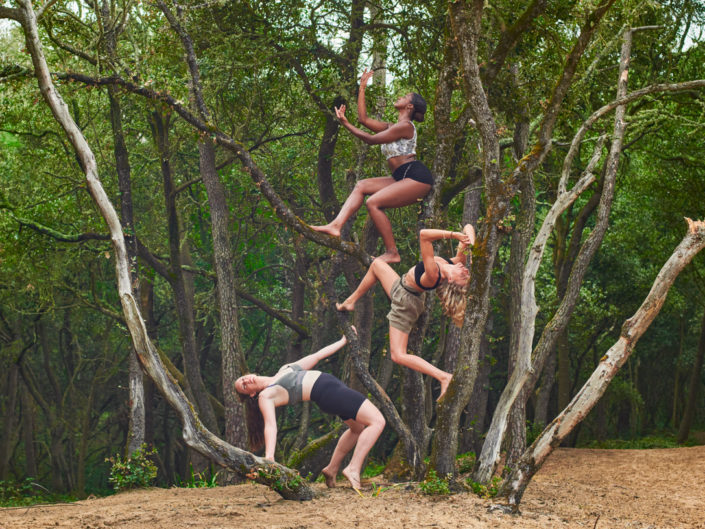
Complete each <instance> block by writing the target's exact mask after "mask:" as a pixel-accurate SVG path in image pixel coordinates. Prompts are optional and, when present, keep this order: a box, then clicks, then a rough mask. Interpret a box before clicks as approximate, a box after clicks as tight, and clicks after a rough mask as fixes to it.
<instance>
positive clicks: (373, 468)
mask: <svg viewBox="0 0 705 529" xmlns="http://www.w3.org/2000/svg"><path fill="white" fill-rule="evenodd" d="M386 466H387V465H385V464H384V463H372V462H370V463H367V466H366V467H365V470H363V471H362V477H363V478H373V477H375V476H379V475H380V474H381V473H382V472H384V468H385V467H386Z"/></svg>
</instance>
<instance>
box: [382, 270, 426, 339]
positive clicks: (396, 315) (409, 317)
mask: <svg viewBox="0 0 705 529" xmlns="http://www.w3.org/2000/svg"><path fill="white" fill-rule="evenodd" d="M401 282H402V279H401V278H399V279H397V280H396V281H395V282H394V284H393V285H392V290H391V291H390V292H389V297H390V298H391V299H392V309H391V310H390V311H389V314H387V319H388V320H389V325H390V326H391V327H394V328H395V329H399V330H400V331H401V332H403V333H406V334H410V333H411V329H413V328H414V325H416V320H418V319H419V316H421V313H422V312H423V311H424V298H425V296H424V294H425V292H420V293H419V294H418V295H417V294H412V293H411V292H409V291H408V290H407V289H405V288H404V286H402V283H401Z"/></svg>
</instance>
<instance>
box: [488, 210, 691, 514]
mask: <svg viewBox="0 0 705 529" xmlns="http://www.w3.org/2000/svg"><path fill="white" fill-rule="evenodd" d="M687 221H688V233H687V234H686V236H685V237H684V238H683V240H682V241H681V243H680V244H679V245H678V247H677V248H676V249H675V251H674V252H673V254H672V255H671V257H670V258H669V259H668V261H666V263H665V264H664V266H663V268H661V271H660V272H659V274H658V276H657V277H656V280H655V281H654V284H653V286H652V288H651V291H650V292H649V294H648V295H647V296H646V299H645V300H644V302H643V303H642V304H641V307H639V310H637V312H636V313H635V314H634V316H632V317H631V318H629V319H628V320H627V321H626V322H624V325H623V326H622V332H621V334H620V337H619V340H618V341H617V342H616V343H615V344H614V345H613V346H612V347H611V348H610V349H609V350H608V351H607V353H606V354H605V355H604V356H603V357H602V358H601V360H600V364H599V365H598V366H597V368H596V369H595V371H594V372H593V374H592V376H590V378H589V379H588V380H587V382H586V383H585V384H584V385H583V387H582V388H581V389H580V391H578V393H577V394H576V395H575V397H573V400H572V401H571V402H570V404H569V405H568V407H566V408H565V409H564V410H563V411H562V412H561V413H560V414H559V415H558V416H557V417H556V418H555V419H554V420H553V421H552V422H551V424H550V425H549V426H548V427H547V428H546V429H545V430H544V431H543V432H542V433H541V435H540V436H539V437H538V438H537V439H536V441H534V443H533V444H532V445H531V446H530V447H529V449H528V450H527V451H526V452H525V453H524V455H523V456H522V458H521V460H520V461H519V463H518V464H517V465H516V468H515V469H514V470H513V471H512V472H511V473H510V475H509V476H508V477H507V479H506V480H505V481H504V483H503V485H502V489H501V492H500V494H501V495H502V496H505V497H506V498H507V501H508V502H509V505H510V506H511V507H512V508H514V509H516V508H518V506H519V503H520V502H521V498H522V496H523V494H524V491H525V490H526V487H527V486H528V484H529V482H530V481H531V478H532V477H533V476H534V474H536V472H537V471H538V470H539V469H540V468H541V466H542V465H543V463H544V461H546V458H548V456H549V455H550V454H551V453H552V452H553V450H554V448H555V447H557V446H558V445H559V444H560V443H561V441H562V440H563V439H564V438H565V437H566V436H567V435H568V434H569V433H570V432H571V431H572V430H573V428H575V427H576V426H577V425H578V424H579V423H580V422H581V421H582V420H583V419H584V418H585V416H586V415H587V414H588V412H589V411H590V410H591V409H592V407H593V406H594V405H595V404H596V403H597V401H598V400H599V399H600V397H602V395H603V394H604V392H605V390H606V389H607V386H608V385H609V383H610V382H611V380H612V378H614V376H615V374H616V373H617V371H619V369H620V368H621V367H622V366H623V365H624V363H625V362H626V361H627V359H628V358H629V356H630V355H631V353H632V351H633V350H634V347H635V346H636V343H637V341H638V340H639V338H641V336H642V335H643V334H644V332H645V331H646V329H648V327H649V325H650V324H651V322H652V321H653V320H654V318H655V317H656V315H657V314H658V313H659V311H660V310H661V307H662V306H663V303H664V301H665V300H666V295H667V294H668V290H669V289H670V288H671V285H672V284H673V282H674V281H675V279H676V277H677V276H678V274H679V273H680V272H681V270H683V268H685V266H686V265H687V264H688V263H689V262H690V261H691V260H692V259H693V257H694V256H695V255H696V254H697V253H698V252H699V251H700V250H702V249H703V248H704V247H705V221H698V222H693V221H691V220H690V219H687Z"/></svg>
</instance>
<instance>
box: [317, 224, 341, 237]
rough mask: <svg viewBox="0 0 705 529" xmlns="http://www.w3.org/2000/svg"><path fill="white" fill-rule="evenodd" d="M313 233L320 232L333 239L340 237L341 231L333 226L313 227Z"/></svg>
mask: <svg viewBox="0 0 705 529" xmlns="http://www.w3.org/2000/svg"><path fill="white" fill-rule="evenodd" d="M311 229H312V230H313V231H320V232H321V233H327V234H328V235H332V236H333V237H340V229H339V228H336V227H335V226H333V225H331V224H326V225H325V226H311Z"/></svg>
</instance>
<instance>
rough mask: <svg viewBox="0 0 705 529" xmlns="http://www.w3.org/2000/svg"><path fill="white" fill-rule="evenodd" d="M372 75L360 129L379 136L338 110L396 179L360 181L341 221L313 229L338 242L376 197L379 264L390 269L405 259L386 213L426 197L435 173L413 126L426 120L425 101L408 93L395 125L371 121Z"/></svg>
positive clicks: (360, 103)
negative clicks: (423, 158) (421, 156)
mask: <svg viewBox="0 0 705 529" xmlns="http://www.w3.org/2000/svg"><path fill="white" fill-rule="evenodd" d="M372 74H373V72H371V71H367V70H365V71H364V72H363V74H362V77H361V79H360V91H359V93H358V96H357V117H358V119H359V120H360V123H361V124H363V125H364V126H365V127H367V128H368V129H370V130H371V131H373V132H374V133H375V134H369V133H367V132H365V131H363V130H360V129H358V128H357V127H355V126H353V125H352V124H351V123H350V122H349V121H348V120H347V118H346V117H345V105H341V106H340V107H339V108H336V109H335V114H336V115H337V116H338V119H339V120H340V122H341V123H342V125H343V126H344V127H345V128H346V129H348V130H349V131H350V132H351V133H352V134H353V136H355V137H357V138H360V139H361V140H362V141H364V142H365V143H367V144H369V145H381V148H382V154H384V155H385V156H386V157H387V163H388V164H389V170H390V171H391V173H392V176H385V177H380V178H366V179H364V180H360V181H359V182H358V183H357V184H356V185H355V188H354V189H353V191H352V193H351V194H350V196H349V197H348V198H347V200H346V201H345V203H344V204H343V207H342V208H341V209H340V212H339V213H338V216H337V217H336V218H335V219H333V221H332V222H331V223H329V224H326V225H325V226H312V228H313V229H314V230H316V231H321V232H324V233H328V234H329V235H333V236H335V237H339V236H340V230H341V229H342V227H343V225H344V224H345V223H346V222H347V220H348V219H349V218H350V217H351V216H352V215H353V214H354V213H355V212H356V211H357V210H358V209H360V206H362V203H363V201H364V199H365V196H367V195H371V196H370V198H368V199H367V210H368V211H369V213H370V218H372V221H373V222H374V223H375V226H376V227H377V230H378V231H379V233H380V235H381V236H382V241H383V242H384V246H385V248H386V251H385V252H384V254H382V255H380V256H379V259H381V260H383V261H385V262H387V263H398V262H399V261H400V260H401V259H400V257H399V252H398V251H397V246H396V243H395V242H394V235H393V234H392V224H391V222H390V221H389V219H388V218H387V215H385V213H384V210H385V209H387V208H400V207H402V206H408V205H409V204H413V203H414V202H416V201H417V200H419V199H421V198H423V197H425V196H426V195H427V194H428V192H429V191H430V190H431V186H432V185H433V176H432V175H431V171H429V170H428V168H427V167H426V166H425V165H424V164H423V163H421V162H420V161H418V160H417V159H416V127H414V124H413V123H412V122H411V120H412V119H413V120H415V121H423V120H424V114H425V113H426V101H425V100H424V98H423V97H421V96H420V95H419V94H416V93H409V94H406V95H405V96H403V97H400V98H399V99H397V101H396V102H395V103H394V108H395V109H396V110H397V111H398V113H399V117H398V119H397V122H396V123H386V122H383V121H377V120H375V119H372V118H370V117H368V116H367V108H366V103H365V86H366V85H367V81H369V79H370V77H372Z"/></svg>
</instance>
